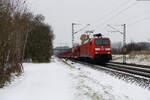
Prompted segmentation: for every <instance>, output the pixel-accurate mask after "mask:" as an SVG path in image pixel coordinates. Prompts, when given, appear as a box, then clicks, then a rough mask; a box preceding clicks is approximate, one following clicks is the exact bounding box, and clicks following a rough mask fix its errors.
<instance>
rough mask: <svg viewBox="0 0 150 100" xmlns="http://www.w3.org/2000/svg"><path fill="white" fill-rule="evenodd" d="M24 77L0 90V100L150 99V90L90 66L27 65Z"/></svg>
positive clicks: (61, 63)
mask: <svg viewBox="0 0 150 100" xmlns="http://www.w3.org/2000/svg"><path fill="white" fill-rule="evenodd" d="M24 70H25V71H24V75H23V76H22V77H20V78H19V79H15V81H14V82H12V84H11V85H10V86H7V87H5V88H3V89H0V100H150V91H149V90H148V89H143V88H141V87H139V86H136V85H135V84H130V83H126V82H125V81H122V80H119V79H116V78H115V77H113V76H110V75H109V74H107V73H104V72H101V71H97V70H95V69H91V68H89V67H87V65H82V64H77V63H73V64H72V62H71V61H67V63H66V62H64V61H61V60H60V59H58V58H55V59H54V60H53V62H52V63H50V64H27V63H26V64H24Z"/></svg>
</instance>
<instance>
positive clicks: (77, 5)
mask: <svg viewBox="0 0 150 100" xmlns="http://www.w3.org/2000/svg"><path fill="white" fill-rule="evenodd" d="M28 3H29V7H30V8H31V11H32V12H34V13H35V14H38V13H41V14H43V15H44V16H45V18H46V22H47V23H48V24H50V25H52V27H53V30H54V34H55V40H54V47H56V46H64V45H69V46H71V39H72V38H71V36H72V33H71V32H72V28H71V24H72V23H80V24H82V25H78V26H76V27H75V30H76V31H78V30H79V29H80V28H82V27H84V26H85V25H86V24H91V26H90V27H88V28H87V29H85V30H83V31H81V32H79V33H78V34H77V35H76V37H75V39H76V42H79V39H78V38H79V37H80V35H81V34H83V33H84V32H85V31H86V30H95V33H102V34H103V35H104V36H105V37H110V38H111V40H112V42H118V41H122V35H121V34H120V33H115V32H113V33H111V32H110V31H114V30H112V29H111V28H109V27H107V24H110V25H112V26H113V27H115V28H116V29H118V30H120V31H122V29H123V27H122V26H120V25H122V24H127V42H131V41H135V42H137V41H150V13H149V12H150V0H145V1H136V0H28Z"/></svg>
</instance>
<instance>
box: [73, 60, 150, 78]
mask: <svg viewBox="0 0 150 100" xmlns="http://www.w3.org/2000/svg"><path fill="white" fill-rule="evenodd" d="M73 61H74V62H77V63H81V64H86V65H88V66H89V67H91V68H96V69H105V70H109V71H113V72H117V73H120V74H126V75H129V76H133V77H138V78H141V79H146V80H150V66H146V65H136V64H128V63H127V64H123V63H119V62H110V63H107V64H105V65H98V64H91V63H88V62H81V61H76V60H73Z"/></svg>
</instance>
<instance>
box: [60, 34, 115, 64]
mask: <svg viewBox="0 0 150 100" xmlns="http://www.w3.org/2000/svg"><path fill="white" fill-rule="evenodd" d="M73 51H74V52H72V49H69V50H68V51H66V52H63V53H60V54H59V55H58V57H64V58H75V59H82V60H83V59H84V60H87V61H92V62H95V63H107V62H109V61H110V60H111V59H112V48H111V41H110V39H109V38H104V37H102V35H101V34H96V35H94V36H93V38H92V39H89V40H88V41H87V42H86V43H84V44H82V45H80V46H77V47H75V48H74V50H73Z"/></svg>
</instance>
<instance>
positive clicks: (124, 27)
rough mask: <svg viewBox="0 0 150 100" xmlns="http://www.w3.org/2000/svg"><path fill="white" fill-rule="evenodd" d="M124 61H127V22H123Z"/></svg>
mask: <svg viewBox="0 0 150 100" xmlns="http://www.w3.org/2000/svg"><path fill="white" fill-rule="evenodd" d="M122 26H123V63H124V64H125V63H126V24H123V25H122Z"/></svg>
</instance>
